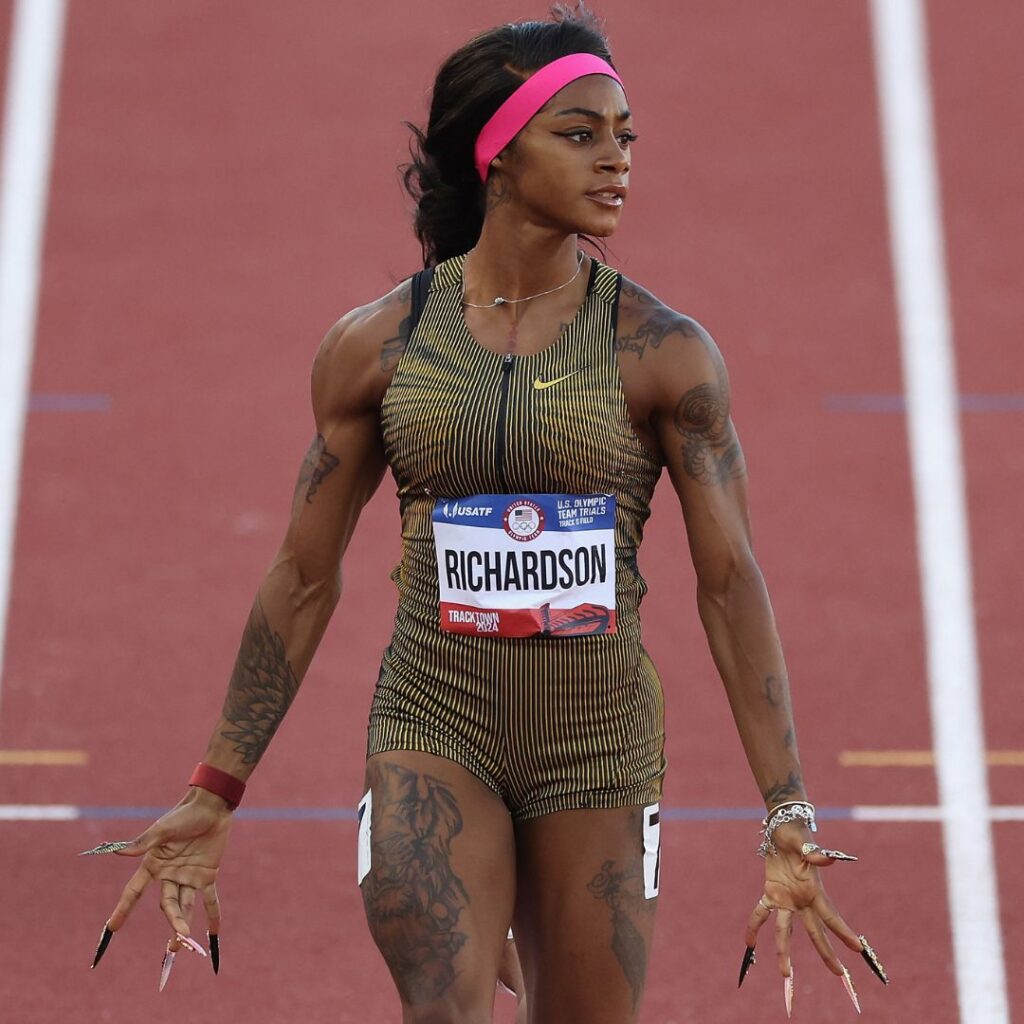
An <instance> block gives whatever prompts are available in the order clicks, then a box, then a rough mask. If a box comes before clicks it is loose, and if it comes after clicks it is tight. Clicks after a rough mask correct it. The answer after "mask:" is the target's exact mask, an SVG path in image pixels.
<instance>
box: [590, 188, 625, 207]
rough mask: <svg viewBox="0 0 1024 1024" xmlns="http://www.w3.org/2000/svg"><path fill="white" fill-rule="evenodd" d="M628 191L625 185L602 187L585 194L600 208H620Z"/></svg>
mask: <svg viewBox="0 0 1024 1024" xmlns="http://www.w3.org/2000/svg"><path fill="white" fill-rule="evenodd" d="M628 191H629V189H627V188H626V186H625V185H602V186H601V188H596V189H594V190H593V191H592V192H588V193H587V198H588V199H592V200H593V201H594V202H595V203H600V204H601V205H602V206H621V205H622V204H623V202H624V201H625V199H626V194H627V193H628Z"/></svg>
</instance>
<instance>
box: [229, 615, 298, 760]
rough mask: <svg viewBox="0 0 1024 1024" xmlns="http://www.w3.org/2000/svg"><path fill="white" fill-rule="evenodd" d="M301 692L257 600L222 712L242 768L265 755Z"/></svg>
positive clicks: (243, 638) (247, 625) (277, 639)
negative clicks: (296, 695) (297, 694)
mask: <svg viewBox="0 0 1024 1024" xmlns="http://www.w3.org/2000/svg"><path fill="white" fill-rule="evenodd" d="M298 689H299V681H298V679H296V678H295V673H294V672H293V671H292V667H291V665H290V664H289V663H288V656H287V654H286V652H285V646H284V641H283V640H282V639H281V637H280V636H279V635H278V634H277V633H275V632H274V631H273V629H271V627H270V624H269V623H268V622H267V617H266V615H265V614H264V612H263V606H262V604H261V603H260V599H259V598H258V597H257V598H256V603H255V604H254V605H253V608H252V612H251V613H250V615H249V621H248V622H247V623H246V626H245V632H244V633H243V634H242V644H241V647H240V648H239V650H238V658H237V659H236V661H235V668H234V671H233V672H232V673H231V682H230V684H229V685H228V694H227V697H226V698H225V700H224V708H223V710H222V711H221V715H222V716H223V717H224V720H225V721H227V722H228V723H230V724H231V725H232V726H234V728H233V729H225V730H224V731H223V732H222V733H221V735H222V736H223V737H224V738H225V739H226V740H231V741H232V742H233V743H234V744H235V748H234V749H235V753H237V754H241V755H242V764H256V763H257V762H258V761H259V759H260V758H261V757H262V756H263V752H264V751H265V750H266V749H267V745H268V744H269V743H270V741H271V739H272V738H273V736H274V733H275V732H277V727H278V726H279V725H280V724H281V720H282V719H283V718H284V716H285V712H286V711H287V710H288V708H289V707H290V706H291V703H292V701H293V700H294V699H295V694H296V693H297V692H298Z"/></svg>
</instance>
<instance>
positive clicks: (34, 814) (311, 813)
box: [0, 804, 1024, 824]
mask: <svg viewBox="0 0 1024 1024" xmlns="http://www.w3.org/2000/svg"><path fill="white" fill-rule="evenodd" d="M676 809H677V808H670V810H676ZM160 813H161V810H160V808H158V807H116V808H111V807H101V808H97V807H76V806H74V805H73V804H0V821H80V820H84V821H90V820H109V819H114V818H117V819H120V820H124V821H128V820H134V819H139V820H149V819H152V818H155V817H158V816H159V815H160ZM247 816H248V817H251V818H254V819H262V820H264V821H278V820H281V819H289V820H305V821H328V822H335V821H338V820H349V819H350V820H351V821H353V822H354V821H355V820H356V815H355V811H354V810H351V809H349V808H338V807H327V808H310V807H303V808H295V807H290V808H289V807H269V808H268V807H262V808H254V809H253V810H252V811H251V812H250V814H249V815H247ZM695 817H696V816H695V815H690V816H687V817H685V818H684V817H676V816H670V817H669V818H668V821H669V822H671V823H675V822H677V821H690V820H695ZM943 817H944V815H943V809H942V808H941V807H928V806H914V805H911V806H902V807H900V806H891V807H867V806H864V807H851V808H850V818H851V820H853V821H867V822H876V823H881V824H905V823H911V822H920V821H923V822H932V823H935V822H940V821H942V820H943ZM989 818H990V819H991V820H992V821H1000V822H1003V821H1024V805H1019V804H1017V805H1013V804H1010V805H1005V806H997V807H991V808H989ZM703 820H713V819H703Z"/></svg>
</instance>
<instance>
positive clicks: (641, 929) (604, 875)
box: [587, 860, 655, 1010]
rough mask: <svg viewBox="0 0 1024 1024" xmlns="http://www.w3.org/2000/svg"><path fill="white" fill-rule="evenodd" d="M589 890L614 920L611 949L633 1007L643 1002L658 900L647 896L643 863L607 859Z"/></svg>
mask: <svg viewBox="0 0 1024 1024" xmlns="http://www.w3.org/2000/svg"><path fill="white" fill-rule="evenodd" d="M587 891H588V892H589V893H590V895H591V896H593V897H594V899H596V900H600V901H601V902H602V903H605V904H606V905H607V907H608V910H609V913H610V914H611V922H612V952H613V953H614V954H615V959H616V960H618V962H619V966H620V967H621V968H622V973H623V974H625V976H626V981H628V982H629V987H630V989H631V990H632V993H633V1009H634V1010H635V1009H636V1008H637V1006H638V1005H639V1003H640V996H641V995H642V994H643V990H644V979H645V977H646V975H647V953H648V950H647V942H646V940H645V938H644V935H645V932H649V930H650V929H649V928H648V927H647V921H646V920H645V918H648V917H649V915H650V914H652V913H653V911H654V906H655V900H653V899H648V898H646V897H645V895H644V869H643V864H642V863H641V862H637V863H634V864H629V865H626V866H622V865H620V864H617V863H616V862H615V861H613V860H606V861H605V862H604V864H602V865H601V870H600V871H599V872H598V873H597V874H596V875H595V876H594V877H593V878H592V879H591V880H590V882H589V883H588V885H587Z"/></svg>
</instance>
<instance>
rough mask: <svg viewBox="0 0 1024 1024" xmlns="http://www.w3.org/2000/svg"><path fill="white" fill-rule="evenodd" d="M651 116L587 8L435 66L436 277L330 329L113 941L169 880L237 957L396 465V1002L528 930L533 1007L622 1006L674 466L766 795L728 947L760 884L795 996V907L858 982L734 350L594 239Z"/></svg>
mask: <svg viewBox="0 0 1024 1024" xmlns="http://www.w3.org/2000/svg"><path fill="white" fill-rule="evenodd" d="M635 140H636V135H635V134H634V131H633V114H632V112H631V110H630V108H629V102H628V99H627V89H626V87H625V86H624V85H623V80H622V79H621V78H620V77H619V74H618V73H617V71H616V70H615V68H614V67H613V65H612V63H611V54H610V52H609V49H608V44H607V42H606V40H605V39H604V37H603V36H602V34H601V31H600V27H599V24H598V23H597V22H596V21H595V20H594V19H593V17H592V16H591V15H590V14H589V13H588V12H586V11H585V10H582V9H577V10H576V11H575V12H570V11H567V10H564V9H556V11H555V18H554V20H553V21H551V22H545V23H539V22H531V23H523V24H512V25H503V26H501V27H500V28H496V29H494V30H492V31H489V32H487V33H485V34H483V35H481V36H479V37H478V38H476V39H474V40H472V41H471V42H469V43H468V44H466V45H465V46H464V47H462V48H461V49H460V50H458V51H457V52H456V53H454V54H453V55H452V56H451V57H449V58H448V60H447V61H445V63H444V65H443V66H442V67H441V69H440V71H439V73H438V75H437V79H436V81H435V84H434V90H433V97H432V103H431V108H430V116H429V122H428V124H427V127H426V129H425V130H424V131H422V132H419V131H418V132H417V137H416V147H415V155H414V159H413V162H412V164H411V165H410V166H409V167H408V168H407V172H406V183H407V186H408V187H409V189H410V191H411V193H412V194H413V196H414V198H415V199H416V202H417V212H416V231H417V235H418V237H419V239H420V241H421V242H422V245H423V251H424V262H425V265H426V266H427V267H428V268H430V269H429V273H427V274H419V275H416V276H415V277H414V278H412V279H410V280H408V281H405V282H403V283H402V284H401V285H399V286H398V287H397V288H395V289H394V290H393V291H392V292H390V293H389V294H387V295H385V296H383V297H382V298H380V299H377V300H376V301H374V302H371V303H369V304H368V305H365V306H362V307H360V308H358V309H355V310H353V311H352V312H350V313H348V314H346V315H345V316H344V317H342V319H341V320H339V321H338V323H337V324H336V325H335V326H334V327H333V328H331V330H330V331H329V332H328V334H327V336H326V338H325V340H324V341H323V344H322V345H321V347H320V350H319V352H318V354H317V356H316V360H315V363H314V367H313V374H312V399H313V414H314V419H315V423H316V436H315V439H314V441H313V443H312V445H311V446H310V449H309V451H308V453H307V454H306V458H305V460H304V462H303V465H302V471H301V473H300V475H299V482H298V486H297V488H296V490H295V495H294V499H293V503H292V516H291V522H290V524H289V526H288V530H287V533H286V536H285V538H284V542H283V544H282V546H281V549H280V551H279V553H278V555H277V557H276V559H275V560H274V562H273V564H272V565H271V568H270V569H269V571H268V573H267V575H266V578H265V579H264V580H263V582H262V584H261V585H260V587H259V590H258V593H257V595H256V598H255V601H254V603H253V607H252V611H251V614H250V616H249V620H248V623H247V625H246V627H245V631H244V633H243V636H242V642H241V649H240V651H239V655H238V660H237V663H236V666H235V669H234V672H233V675H232V677H231V680H230V684H229V687H228V693H227V697H226V700H225V702H224V707H223V712H222V716H221V718H220V720H219V721H218V723H217V725H216V727H215V728H214V730H213V734H212V737H211V739H210V743H209V746H208V748H207V750H206V754H205V758H204V763H203V764H201V765H200V766H199V768H198V769H197V771H196V773H195V774H194V775H193V777H192V779H191V788H190V789H189V790H188V793H187V795H186V796H185V797H184V798H183V800H182V801H181V803H180V804H179V805H178V806H177V807H176V808H174V809H173V810H172V811H170V812H169V813H168V814H166V815H165V816H164V817H163V818H161V819H160V820H159V821H158V822H156V823H155V824H154V825H152V826H151V827H150V828H148V829H147V830H146V831H145V832H144V833H143V834H142V835H141V836H140V837H139V838H138V839H137V840H135V841H134V842H132V843H130V844H128V845H127V847H126V848H125V849H123V850H120V851H118V852H120V853H122V854H123V855H129V856H137V857H141V858H142V861H141V866H140V867H139V869H138V871H137V872H136V874H135V875H134V876H133V878H132V879H131V881H130V882H129V884H128V886H127V888H126V889H125V891H124V893H123V895H122V897H121V900H120V902H119V903H118V905H117V907H116V909H115V911H114V913H113V914H112V916H111V918H110V920H109V922H108V926H107V928H106V929H105V931H104V948H105V942H106V941H109V937H110V934H111V933H112V932H114V931H116V930H117V929H118V928H120V927H121V926H122V925H123V924H124V922H125V920H126V918H127V916H128V914H129V912H130V910H131V909H132V907H133V905H134V904H135V902H136V901H137V900H138V898H139V897H140V895H141V894H142V892H143V890H144V889H145V888H146V886H147V885H148V884H149V882H151V881H154V880H158V881H159V882H160V886H161V905H162V907H163V910H164V913H165V914H166V916H167V919H168V921H169V922H170V924H171V927H172V929H173V930H174V932H175V937H174V938H172V940H171V942H170V944H169V947H168V948H169V955H172V954H173V953H174V952H175V951H176V950H177V949H179V948H181V946H182V937H186V938H189V920H190V916H191V912H192V909H193V904H194V901H195V900H196V898H197V894H198V896H199V898H201V899H203V900H204V901H205V904H206V909H207V913H208V915H209V918H210V929H209V930H210V934H211V945H212V947H213V949H211V952H218V951H219V944H218V943H217V941H216V935H217V931H218V928H219V911H218V904H217V896H216V888H215V879H216V875H217V870H218V865H219V863H220V859H221V855H222V853H223V850H224V847H225V843H226V841H227V836H228V830H229V828H230V823H231V811H232V809H233V807H234V806H235V805H237V803H238V801H239V799H240V798H241V793H242V790H243V789H244V785H243V783H244V781H245V780H246V779H247V778H248V777H249V775H250V774H251V773H252V771H253V770H254V769H255V767H256V765H257V763H258V762H259V760H260V758H261V757H262V755H263V753H264V751H265V750H266V748H267V745H268V744H269V742H270V740H271V738H272V736H273V734H274V732H275V730H276V729H277V727H278V726H279V725H280V722H281V720H282V718H283V717H284V715H285V713H286V711H287V710H288V707H289V705H290V704H291V702H292V699H293V698H294V696H295V693H296V691H297V690H298V687H299V684H300V682H301V680H302V678H303V676H304V674H305V672H306V670H307V668H308V666H309V664H310V660H311V659H312V657H313V654H314V652H315V650H316V648H317V645H318V643H319V641H320V638H321V636H322V635H323V632H324V630H325V628H326V626H327V623H328V620H329V619H330V617H331V613H332V611H333V609H334V607H335V605H336V603H337V601H338V596H339V591H340V572H339V567H340V562H341V558H342V555H343V553H344V551H345V548H346V546H347V544H348V542H349V540H350V538H351V537H352V533H353V530H354V529H355V526H356V522H357V520H358V518H359V514H360V511H361V509H362V508H363V506H364V505H365V504H366V502H367V501H368V500H369V499H370V497H371V496H372V495H373V493H374V492H375V491H376V489H377V486H378V484H379V483H380V481H381V478H382V476H383V475H384V473H385V472H386V471H387V470H389V469H390V471H391V473H392V475H393V476H394V479H395V481H396V482H397V485H398V496H399V500H400V506H401V516H402V538H403V553H402V559H401V563H400V565H399V566H398V567H397V568H396V569H395V572H394V574H393V579H394V581H395V583H396V585H397V588H398V594H399V598H398V610H397V616H396V620H395V629H394V633H393V635H392V636H391V639H390V642H389V643H388V646H387V649H386V650H385V652H384V656H383V661H382V665H381V671H380V678H379V680H378V682H377V687H376V691H375V694H374V697H373V704H372V708H371V712H370V723H369V743H368V757H367V763H366V783H365V787H364V793H363V794H362V799H361V801H360V803H359V816H360V822H359V830H358V831H359V840H358V841H359V856H358V864H359V869H358V872H359V882H360V886H361V890H362V895H363V900H364V905H365V909H366V916H367V921H368V923H369V928H370V932H371V934H372V936H373V939H374V941H375V942H376V944H377V946H378V948H379V949H380V952H381V954H382V955H383V957H384V959H385V961H386V963H387V966H388V968H389V969H390V971H391V974H392V976H393V978H394V981H395V985H396V986H397V990H398V994H399V997H400V999H401V1003H402V1012H403V1020H404V1021H406V1022H427V1021H430V1022H481V1021H487V1020H490V1016H491V1012H492V1004H493V999H494V992H495V983H496V980H497V979H498V977H499V972H500V973H501V976H502V977H503V978H506V979H507V978H513V979H517V978H518V965H517V964H516V963H515V960H514V957H512V958H511V960H510V958H509V953H508V947H507V944H506V938H507V932H508V929H509V926H510V924H511V925H512V926H513V927H514V931H515V936H516V939H517V946H518V949H519V953H520V958H521V962H522V969H523V974H524V976H525V979H526V991H527V993H528V1000H527V1002H528V1004H529V1007H528V1013H529V1020H530V1021H531V1022H533V1024H575V1022H579V1024H604V1022H607V1024H624V1022H629V1021H634V1020H636V1019H637V1016H638V1013H639V1007H640V1001H641V995H642V992H643V988H644V981H645V975H646V969H647V962H648V953H649V950H650V945H651V938H652V933H653V927H654V916H655V908H656V906H657V895H658V888H659V882H660V859H659V832H660V811H659V800H660V797H661V792H662V778H663V775H664V770H665V762H664V756H663V746H664V735H663V704H662V690H661V684H660V681H659V679H658V676H657V673H656V672H655V669H654V666H653V665H652V663H651V661H650V659H649V658H648V656H647V654H646V653H645V651H644V648H643V646H642V644H641V637H640V617H639V608H640V602H641V599H642V598H643V595H644V592H645V589H646V586H645V583H644V580H643V578H642V577H641V575H640V573H639V570H638V568H637V551H638V549H639V547H640V543H641V539H642V536H643V527H644V523H645V521H646V519H647V516H648V514H649V509H650V499H651V496H652V494H653V491H654V487H655V483H656V482H657V480H658V478H659V476H660V474H661V472H662V469H663V468H664V469H667V470H668V475H669V478H670V480H671V483H672V486H673V487H674V488H675V490H676V492H677V494H678V497H679V501H680V504H681V506H682V512H683V516H684V519H685V523H686V530H687V535H688V539H689V547H690V551H691V554H692V558H693V564H694V567H695V569H696V574H697V579H698V584H699V585H698V597H697V602H698V607H699V612H700V616H701V620H702V622H703V624H704V627H705V629H706V632H707V637H708V642H709V644H710V647H711V652H712V654H713V656H714V660H715V663H716V665H717V667H718V669H719V672H720V674H721V676H722V679H723V682H724V684H725V689H726V692H727V695H728V699H729V703H730V706H731V708H732V712H733V715H734V717H735V721H736V727H737V729H738V731H739V736H740V739H741V740H742V743H743V746H744V748H745V750H746V754H747V758H748V760H749V763H750V768H751V770H752V772H753V775H754V778H755V780H756V783H757V786H758V788H759V790H760V792H761V795H762V797H763V799H764V802H765V806H766V808H767V810H768V815H767V818H766V826H765V833H766V834H765V843H764V844H763V849H762V853H763V854H764V855H765V868H766V872H765V882H764V887H763V891H762V896H761V899H760V901H759V902H758V903H757V904H756V906H755V908H754V911H753V913H752V914H751V916H750V920H749V924H748V930H747V936H746V940H747V947H748V953H747V955H746V956H745V957H744V960H743V970H744V972H745V970H746V968H747V967H748V966H749V964H750V962H751V960H752V957H753V947H754V944H755V939H756V933H757V930H758V928H760V926H761V925H762V924H763V923H764V922H765V921H766V920H767V919H768V917H769V915H770V913H771V912H772V911H773V910H775V911H777V920H776V925H777V927H776V936H777V946H778V965H779V970H780V972H781V974H782V976H783V977H784V978H785V979H786V984H785V993H786V999H787V1005H788V1004H789V1002H790V1001H791V998H792V967H791V964H790V957H789V936H790V930H791V928H792V925H793V922H794V918H798V919H799V921H800V922H801V923H802V924H803V926H804V927H805V928H806V929H807V931H808V933H809V935H810V937H811V940H812V942H813V943H814V945H815V947H816V948H817V950H818V952H819V953H820V955H821V957H822V959H823V960H824V961H825V963H826V965H827V966H828V968H829V969H830V970H831V971H832V972H833V973H834V974H836V975H837V976H838V978H839V979H841V980H842V982H843V983H844V984H846V985H847V988H848V991H850V992H852V986H851V985H850V982H849V975H848V973H847V972H846V970H845V968H844V966H843V965H842V963H841V962H840V960H839V958H838V956H837V955H836V953H835V951H834V950H833V947H832V945H831V943H830V941H829V939H828V937H827V933H826V929H829V930H831V931H832V932H833V933H834V934H835V935H836V936H838V937H839V939H840V940H841V941H842V943H843V944H844V945H846V946H847V947H849V948H850V949H851V950H853V951H855V952H857V953H858V954H864V955H866V951H867V950H868V949H870V947H867V944H866V941H862V940H861V939H859V938H858V937H857V935H856V934H855V933H854V932H853V931H852V930H851V929H850V928H849V927H848V926H847V925H846V924H845V922H844V921H843V920H842V918H841V917H840V916H839V914H838V913H837V912H836V910H835V908H834V907H833V905H832V904H831V902H830V901H829V899H828V897H827V896H826V895H825V892H824V890H823V889H822V886H821V883H820V880H819V877H818V868H820V867H824V866H826V865H829V864H831V863H833V862H834V860H836V859H839V858H842V857H843V856H845V855H841V854H838V852H837V851H825V850H822V849H821V848H820V847H819V846H818V845H817V844H815V843H814V842H813V839H812V829H813V828H814V809H813V806H812V805H810V804H809V803H808V802H807V798H806V796H807V795H806V791H805V788H804V783H803V780H802V777H801V771H800V764H799V760H798V756H797V747H796V741H795V733H794V727H793V720H792V715H791V710H790V701H789V692H788V684H787V677H786V667H785V664H784V662H783V656H782V650H781V647H780V644H779V639H778V636H777V634H776V629H775V622H774V620H773V616H772V611H771V606H770V604H769V600H768V594H767V591H766V589H765V585H764V582H763V580H762V576H761V573H760V571H759V569H758V566H757V563H756V561H755V559H754V555H753V553H752V551H751V544H750V534H749V529H748V522H747V499H746V468H745V465H744V459H743V453H742V451H741V448H740V443H739V440H738V438H737V436H736V431H735V429H734V427H733V423H732V419H731V418H730V405H729V380H728V376H727V373H726V369H725V364H724V363H723V361H722V357H721V355H720V353H719V350H718V348H717V347H716V346H715V343H714V342H713V341H712V339H711V338H710V337H709V336H708V334H707V332H706V331H705V330H704V329H703V328H702V327H701V326H700V325H699V324H697V323H696V322H695V321H693V320H692V319H690V318H689V317H686V316H683V315H681V314H679V313H677V312H675V311H674V310H672V309H670V308H669V307H668V306H666V305H665V304H663V303H662V302H661V301H659V300H658V299H657V298H655V297H654V296H653V295H652V294H651V293H650V292H648V291H646V290H645V289H644V288H643V287H641V286H640V285H638V284H636V283H634V282H632V281H629V280H627V279H625V278H624V277H623V276H622V275H621V274H619V273H618V272H617V271H615V270H613V269H612V268H611V267H609V266H607V265H605V264H604V263H603V262H601V261H600V260H598V259H596V258H594V257H592V256H588V255H585V254H584V252H583V251H582V250H581V249H580V239H581V238H583V237H585V236H589V237H591V238H604V237H607V236H609V235H611V234H612V233H613V232H614V231H615V229H616V227H617V226H618V223H619V219H620V217H621V216H622V212H623V206H624V205H625V203H626V202H627V201H628V199H627V197H628V194H629V178H630V166H631V162H632V152H633V150H632V146H633V143H634V142H635ZM190 942H193V943H194V940H192V939H190ZM168 970H169V967H166V966H165V974H166V971H168ZM879 971H880V968H879ZM880 976H882V975H881V974H880ZM512 984H517V981H515V980H513V982H512ZM836 984H837V985H838V981H837V983H836ZM837 991H838V989H837ZM851 998H853V996H851Z"/></svg>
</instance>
